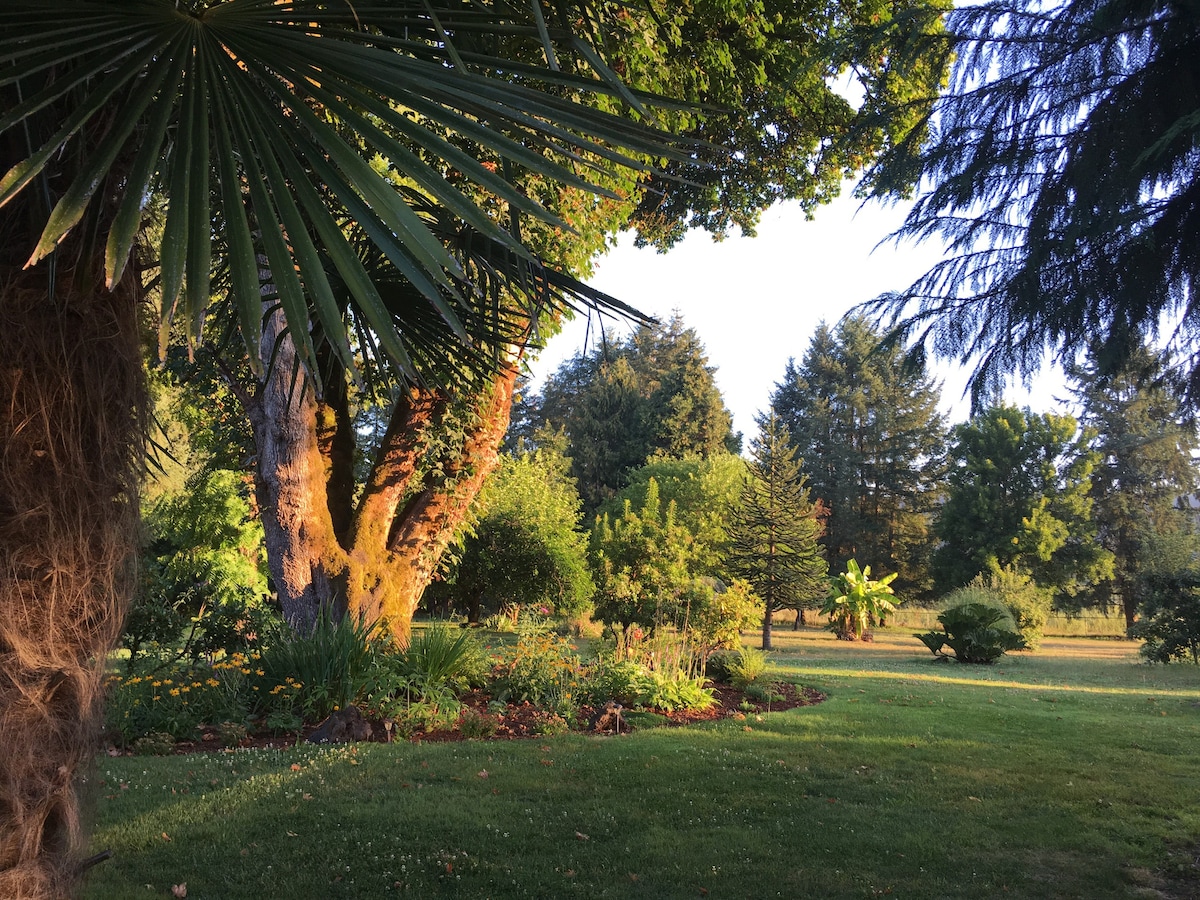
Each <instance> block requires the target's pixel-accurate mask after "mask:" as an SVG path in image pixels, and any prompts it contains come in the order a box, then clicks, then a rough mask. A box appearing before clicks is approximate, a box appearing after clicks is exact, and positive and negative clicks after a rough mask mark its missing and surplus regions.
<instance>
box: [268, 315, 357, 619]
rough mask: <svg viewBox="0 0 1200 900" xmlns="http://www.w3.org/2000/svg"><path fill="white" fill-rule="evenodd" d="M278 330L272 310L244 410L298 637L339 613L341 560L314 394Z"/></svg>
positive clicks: (275, 566)
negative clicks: (259, 369) (261, 368)
mask: <svg viewBox="0 0 1200 900" xmlns="http://www.w3.org/2000/svg"><path fill="white" fill-rule="evenodd" d="M281 327H282V316H281V315H280V314H279V313H278V312H276V313H274V314H273V315H271V316H269V317H268V319H267V322H266V326H265V327H264V329H263V338H262V340H263V344H262V347H263V357H264V359H265V360H268V361H270V365H269V366H268V367H267V369H266V375H265V377H264V378H263V380H262V382H261V384H260V385H259V389H258V391H257V393H256V394H255V395H254V396H253V397H252V398H250V399H249V400H248V402H247V403H246V407H247V410H246V411H247V413H248V415H249V418H250V422H251V426H252V428H253V431H254V442H255V445H256V448H257V450H258V465H257V470H256V480H255V486H256V492H257V495H258V505H259V509H260V511H261V515H262V523H263V534H264V538H265V542H266V548H267V566H268V569H269V571H270V573H271V580H272V581H273V582H274V585H275V590H276V593H277V594H278V596H279V600H280V604H281V605H282V607H283V617H284V619H285V620H286V621H287V623H288V624H289V625H291V626H292V627H293V628H294V629H295V630H296V631H298V632H300V633H302V634H304V633H308V632H310V631H311V630H312V628H313V625H314V623H315V622H316V619H317V616H318V615H319V614H320V612H321V610H326V611H327V614H329V615H332V616H334V617H340V616H341V615H342V614H344V613H345V611H346V599H345V598H346V574H347V567H348V558H347V555H346V553H345V551H344V549H343V548H342V546H341V545H340V544H339V542H338V540H337V536H336V533H335V529H334V523H333V516H332V513H331V511H330V496H331V495H330V492H329V483H328V477H327V465H326V461H325V460H326V455H325V454H322V453H321V447H320V443H319V441H318V427H317V423H318V413H319V412H320V410H319V408H318V406H319V405H318V402H317V397H316V392H315V391H314V389H313V385H312V384H311V382H310V381H309V379H308V378H307V376H306V375H305V373H304V371H303V370H302V369H299V368H297V367H296V365H295V363H296V353H295V347H294V345H293V344H292V341H291V339H290V338H284V339H282V340H280V339H279V332H280V329H281ZM272 352H274V358H273V359H272Z"/></svg>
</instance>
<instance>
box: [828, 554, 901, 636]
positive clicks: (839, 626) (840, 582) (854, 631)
mask: <svg viewBox="0 0 1200 900" xmlns="http://www.w3.org/2000/svg"><path fill="white" fill-rule="evenodd" d="M896 574H897V573H895V572H893V573H892V574H891V575H885V576H883V578H879V579H872V578H871V567H870V566H863V567H862V568H861V569H860V568H859V565H858V561H857V560H854V559H852V560H850V561H849V562H847V563H846V571H845V572H843V573H842V574H841V575H838V576H836V577H835V578H834V579H833V580H832V583H831V585H830V589H829V599H828V600H826V601H825V605H824V606H823V607H822V608H821V613H822V615H827V616H829V627H830V630H832V631H833V633H834V634H836V635H837V636H838V639H839V640H843V641H859V640H863V639H864V638H865V636H866V635H867V634H868V628H870V626H871V625H872V624H873V623H876V622H882V621H883V620H884V619H885V618H886V616H887V614H888V613H891V612H895V611H896V606H897V604H899V603H900V599H899V598H898V597H897V596H896V594H895V591H893V590H892V588H891V584H892V582H893V581H895V579H896Z"/></svg>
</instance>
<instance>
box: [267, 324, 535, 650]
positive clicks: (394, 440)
mask: <svg viewBox="0 0 1200 900" xmlns="http://www.w3.org/2000/svg"><path fill="white" fill-rule="evenodd" d="M276 337H277V330H276V324H275V320H274V319H272V320H271V321H270V322H269V323H268V327H267V328H266V329H265V330H264V337H263V342H264V344H263V346H264V357H266V356H267V354H268V352H269V348H272V347H273V348H274V354H275V358H274V363H273V365H272V366H271V367H270V369H269V372H268V376H267V377H266V378H264V379H263V380H262V381H261V382H260V383H259V385H258V387H257V390H256V391H255V392H254V393H253V395H243V403H244V404H245V405H246V408H247V411H248V413H249V415H250V419H251V423H252V425H253V432H254V438H255V442H256V445H257V450H258V469H257V488H258V501H259V506H260V508H261V509H262V515H263V527H264V531H265V533H266V547H267V560H268V566H269V568H270V572H271V577H272V580H273V581H274V583H275V588H276V591H277V593H278V595H279V598H280V601H281V604H282V606H283V611H284V616H285V618H286V619H287V621H288V622H289V624H291V625H292V626H293V627H294V628H296V629H297V630H298V631H305V630H308V629H311V627H312V624H313V622H314V621H315V619H316V617H317V615H318V613H319V612H320V610H322V609H326V610H328V611H329V612H330V613H331V614H333V615H335V616H340V615H342V614H344V613H346V612H349V613H350V614H352V615H355V616H358V617H361V618H363V619H365V620H366V621H375V620H377V619H382V620H383V621H385V622H386V624H387V626H388V628H389V629H390V630H391V633H392V635H393V636H394V637H395V638H396V640H398V641H400V642H401V643H405V642H407V640H408V635H409V631H410V627H411V622H412V617H413V614H414V613H415V612H416V609H417V606H418V604H419V602H420V599H421V595H422V593H423V592H424V590H425V588H426V587H427V586H428V585H429V583H430V581H431V580H432V579H433V576H434V573H435V572H436V570H437V566H438V563H439V561H440V560H441V558H442V555H443V554H444V553H445V552H446V549H447V548H448V547H449V545H450V542H451V541H452V540H453V538H454V535H455V532H456V531H457V530H458V528H459V526H460V525H461V524H462V522H463V520H464V519H465V518H466V516H467V514H468V513H469V511H470V507H471V503H472V502H473V501H474V499H475V497H476V495H477V494H478V493H479V490H480V488H481V487H482V485H483V482H484V480H485V479H486V477H487V476H488V474H490V473H491V472H492V471H493V470H494V469H495V467H496V465H497V463H498V460H499V446H500V442H501V439H502V438H503V436H504V432H505V430H506V429H507V428H508V421H509V414H510V411H511V408H512V399H513V386H514V383H515V380H516V374H517V370H516V367H515V366H506V367H504V368H503V369H502V371H501V372H499V373H498V374H497V375H496V376H495V377H494V378H493V379H492V380H491V383H490V384H488V385H487V386H486V387H485V388H484V389H483V390H482V391H480V392H479V393H478V394H476V395H475V396H474V398H473V400H472V401H471V402H470V403H469V404H466V405H465V407H464V404H463V403H462V402H459V403H455V402H454V401H453V400H452V398H450V397H449V396H447V395H446V394H445V393H444V392H441V391H437V390H431V389H427V388H408V389H406V390H404V391H403V392H401V394H400V396H399V397H398V399H397V400H396V403H395V405H394V407H393V409H392V411H391V416H390V419H389V422H388V427H387V430H386V432H385V434H384V436H383V440H382V442H381V445H380V447H379V450H378V451H377V453H376V456H375V459H374V460H373V461H372V466H371V470H370V473H369V475H368V477H367V480H366V483H365V484H364V485H363V488H362V491H361V493H360V495H359V496H358V497H357V498H355V496H354V492H355V482H354V479H353V477H351V474H350V473H351V466H352V463H353V453H354V443H353V441H354V435H353V422H352V420H351V417H350V414H349V409H348V398H347V395H346V391H345V388H344V385H345V381H344V373H342V372H339V371H336V369H334V370H331V371H330V372H329V373H327V375H326V377H325V383H324V385H323V387H324V392H323V396H322V397H321V398H319V399H318V397H317V393H316V391H315V390H314V387H313V385H312V384H311V383H310V382H309V381H308V380H307V376H306V375H305V374H304V373H303V372H302V370H299V369H298V368H296V367H295V366H294V365H293V360H294V351H293V350H292V347H291V342H290V339H288V338H286V337H285V338H283V339H282V340H276ZM464 413H465V414H464ZM447 437H449V439H447Z"/></svg>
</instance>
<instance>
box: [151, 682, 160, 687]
mask: <svg viewBox="0 0 1200 900" xmlns="http://www.w3.org/2000/svg"><path fill="white" fill-rule="evenodd" d="M150 687H162V682H161V681H153V682H151V683H150Z"/></svg>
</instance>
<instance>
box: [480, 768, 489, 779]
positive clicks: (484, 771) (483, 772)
mask: <svg viewBox="0 0 1200 900" xmlns="http://www.w3.org/2000/svg"><path fill="white" fill-rule="evenodd" d="M479 777H480V778H487V777H488V770H487V769H480V770H479Z"/></svg>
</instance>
